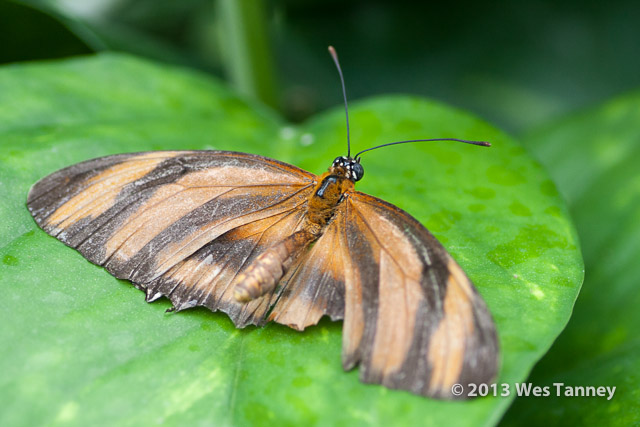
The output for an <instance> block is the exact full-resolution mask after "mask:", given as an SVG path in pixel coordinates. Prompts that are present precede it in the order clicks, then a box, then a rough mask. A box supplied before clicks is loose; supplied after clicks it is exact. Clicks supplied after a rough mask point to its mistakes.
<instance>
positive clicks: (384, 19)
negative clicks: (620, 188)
mask: <svg viewBox="0 0 640 427" xmlns="http://www.w3.org/2000/svg"><path fill="white" fill-rule="evenodd" d="M16 1H18V0H16ZM215 3H216V2H212V1H211V0H185V1H180V2H175V1H157V0H135V1H133V0H21V1H19V2H18V4H30V5H33V6H34V7H38V8H40V9H41V10H43V11H45V13H47V14H53V15H55V16H56V17H57V18H58V19H60V20H62V22H65V23H66V24H65V25H66V28H65V26H58V27H57V28H56V29H51V30H48V31H46V32H42V31H40V29H39V28H40V27H39V20H41V19H42V18H41V17H37V16H35V15H37V14H36V13H32V14H30V16H29V17H27V18H25V19H24V20H23V21H21V24H20V27H18V28H14V32H13V35H10V34H9V33H7V31H5V37H7V38H10V39H11V42H10V43H9V44H10V50H11V51H14V52H15V51H18V52H21V53H22V56H19V57H18V56H16V55H15V54H14V55H13V56H12V55H8V54H7V53H6V52H5V51H4V50H5V49H6V47H5V48H0V49H2V51H0V60H4V61H11V60H16V59H29V58H28V57H27V56H26V55H28V52H30V49H29V46H28V45H25V46H22V43H23V41H22V39H23V36H22V35H23V34H25V33H29V32H31V33H32V34H39V35H40V37H42V35H43V34H46V35H47V36H46V37H47V38H48V39H49V38H51V37H62V36H60V35H56V33H59V32H60V33H64V32H65V31H67V32H71V33H73V34H75V35H76V36H77V37H78V38H79V39H80V40H84V41H85V42H86V43H87V44H89V45H90V46H92V48H93V49H95V50H102V49H114V50H123V51H128V52H132V53H135V54H138V55H144V56H148V57H151V58H154V59H162V60H165V61H169V62H173V63H180V64H187V65H189V66H195V67H198V68H201V69H205V70H207V71H210V72H213V73H215V74H218V75H222V74H225V73H227V74H232V72H230V71H229V70H225V69H224V67H223V65H222V64H223V61H222V53H221V52H222V51H223V50H224V49H223V47H224V46H225V45H233V41H232V40H230V37H233V34H234V32H233V31H229V30H228V29H226V28H225V24H224V23H221V22H220V19H219V18H220V13H221V12H220V8H216V7H215ZM236 3H238V4H243V3H247V2H246V0H238V1H237V2H236ZM266 4H267V5H268V7H267V8H266V9H265V11H264V17H265V20H266V22H267V23H268V28H267V29H266V33H265V34H267V33H268V34H270V40H271V44H272V48H273V49H274V51H275V52H276V61H275V66H276V67H277V72H276V73H275V75H277V76H278V78H279V80H280V81H279V84H280V88H281V90H280V91H279V93H280V94H281V97H282V99H281V100H280V104H281V106H282V109H283V110H284V111H285V112H286V115H287V116H288V117H289V118H290V119H294V120H296V121H297V120H301V119H304V118H306V117H308V116H310V115H311V114H313V113H315V112H316V111H318V110H319V109H324V108H326V107H328V106H330V105H335V104H336V103H339V100H340V91H339V85H338V81H337V76H336V72H335V69H334V68H333V64H332V62H331V61H330V59H329V57H328V55H327V54H326V47H327V45H329V44H333V45H335V46H336V48H337V49H338V52H339V53H340V57H341V61H342V65H343V68H344V69H345V72H346V79H347V87H348V90H349V95H350V98H351V99H356V98H360V97H364V96H370V95H374V94H379V93H390V92H406V93H413V94H419V95H427V96H430V97H435V98H438V99H441V100H443V101H445V102H447V103H450V104H453V105H456V106H459V107H462V108H465V109H468V110H471V111H475V112H476V113H478V114H480V115H481V116H484V117H485V118H487V119H488V120H490V121H491V122H493V123H496V124H498V125H500V126H501V127H503V128H506V129H508V130H511V131H521V130H526V129H530V128H531V127H533V126H535V125H538V124H540V123H542V122H544V121H545V120H547V119H549V118H552V117H555V116H557V115H560V114H563V113H566V112H569V111H572V110H575V109H576V108H578V107H581V106H584V105H589V104H593V103H596V102H599V101H602V100H605V99H607V98H609V97H611V96H612V95H615V94H617V93H620V92H623V91H625V90H627V89H630V88H634V87H637V86H639V85H640V73H638V72H637V70H638V69H640V54H639V53H640V44H639V43H638V40H640V25H637V23H638V22H640V5H638V3H637V2H636V1H633V0H619V1H612V2H582V1H577V0H574V1H563V2H557V1H553V0H541V1H536V2H511V1H505V0H502V1H498V2H489V3H486V2H484V3H483V2H480V3H478V2H472V1H466V2H460V3H456V6H455V7H453V6H451V5H449V4H445V3H420V2H409V1H406V0H405V1H396V2H384V1H382V0H375V1H355V0H354V1H347V2H345V1H337V0H324V1H319V0H306V1H299V0H295V1H294V0H271V1H269V2H266ZM14 7H15V6H14ZM0 19H1V18H0ZM36 29H37V31H36ZM65 37H72V36H71V35H69V34H67V35H66V36H65ZM265 37H266V36H265ZM27 39H28V37H27ZM27 42H28V40H27V41H25V43H27ZM3 45H5V46H6V45H7V43H3ZM85 51H86V48H83V47H82V45H81V44H80V46H79V47H78V50H77V51H75V52H72V51H66V52H58V51H56V50H55V49H52V50H51V55H50V56H51V57H58V56H63V55H67V54H71V53H84V52H85ZM35 53H37V51H36V52H34V54H35ZM230 54H231V55H233V54H234V52H231V53H230ZM35 58H41V56H36V57H35ZM232 62H233V61H231V60H227V61H224V63H232ZM267 67H268V65H267ZM251 71H252V72H254V73H256V75H258V76H259V75H262V74H269V73H271V71H270V70H269V69H268V68H264V69H257V68H256V69H252V70H251ZM232 80H235V79H232ZM274 84H275V83H274ZM425 136H430V137H433V136H437V135H425Z"/></svg>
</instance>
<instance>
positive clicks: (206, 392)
mask: <svg viewBox="0 0 640 427" xmlns="http://www.w3.org/2000/svg"><path fill="white" fill-rule="evenodd" d="M336 90H337V91H339V89H338V88H336ZM337 93H339V92H337ZM338 99H339V98H337V100H338ZM338 102H339V101H338ZM343 114H344V113H343V110H342V109H341V108H337V109H336V110H333V111H329V112H327V113H325V114H323V115H321V116H320V117H317V118H315V119H314V120H312V121H310V122H309V123H306V124H305V125H302V126H300V127H293V126H288V125H286V124H284V123H282V122H281V121H280V120H279V119H278V118H276V117H274V116H273V115H272V114H271V113H269V112H268V111H265V110H262V109H260V108H259V107H257V106H254V105H249V104H247V103H246V102H244V101H242V100H241V99H239V98H237V97H236V96H235V95H233V94H232V93H230V92H229V91H228V90H226V89H225V88H224V87H222V86H221V85H220V84H219V83H217V82H215V81H213V80H211V79H209V78H206V77H203V76H201V75H198V74H194V73H191V72H188V71H185V70H179V69H174V68H168V67H161V66H157V65H153V64H150V63H148V62H143V61H140V60H138V59H134V58H131V57H126V56H119V55H99V56H96V57H93V58H86V59H77V60H69V61H64V62H55V63H49V64H34V65H16V66H10V67H5V68H4V69H2V70H0V141H1V142H0V143H1V144H2V151H1V154H0V183H1V187H0V191H1V193H0V197H1V198H2V200H3V203H2V205H0V215H1V218H2V224H3V226H2V229H0V232H1V237H2V240H1V242H2V247H1V248H0V259H1V260H2V263H0V277H1V278H2V281H1V283H2V286H3V298H2V299H1V302H0V311H1V312H2V313H3V327H2V329H0V343H1V344H2V345H3V346H4V348H5V351H4V354H3V357H2V358H1V359H0V384H1V385H2V387H0V401H2V406H3V411H2V412H1V414H0V417H1V418H0V424H2V425H33V424H41V423H44V422H51V423H53V424H73V425H100V424H120V425H121V424H130V425H140V424H151V423H159V422H166V423H168V424H179V423H180V424H183V423H185V422H196V423H198V424H202V425H218V424H230V425H231V424H247V423H254V424H269V423H271V422H272V421H274V420H278V422H279V424H331V425H347V424H348V425H353V424H378V425H391V424H397V425H416V424H421V425H425V424H434V425H441V424H444V423H448V424H451V423H453V424H457V425H483V424H484V425H488V424H494V423H495V422H496V421H497V420H498V419H499V418H500V416H501V414H502V413H503V412H504V411H505V409H506V408H507V406H508V405H509V402H510V400H511V398H512V397H510V398H481V399H476V400H472V401H467V402H442V401H436V400H431V399H426V398H423V397H418V396H414V395H411V394H409V393H407V392H403V391H392V390H388V389H386V388H384V387H381V386H375V385H364V384H361V383H360V382H359V381H358V374H357V370H356V371H354V372H349V373H344V372H343V371H342V369H341V364H340V341H341V334H340V329H341V323H340V322H330V321H327V320H326V319H325V320H323V321H322V322H321V323H320V325H318V326H316V327H311V328H309V329H307V331H305V332H304V333H299V332H295V331H292V330H290V329H287V328H285V327H282V326H278V325H268V326H267V327H265V328H262V329H258V328H247V329H246V330H236V329H234V328H233V326H232V324H231V322H230V321H229V320H228V318H227V317H226V316H225V315H223V314H220V313H210V312H208V311H207V310H204V309H194V310H188V311H186V312H182V313H179V314H165V313H164V311H165V310H166V309H167V308H168V307H169V304H168V303H167V302H166V301H165V302H158V303H154V304H145V303H144V300H143V295H142V294H141V293H140V292H139V291H137V290H136V289H134V288H133V287H132V286H131V285H130V284H129V283H127V282H124V281H118V280H116V279H115V278H113V277H112V276H110V275H109V274H108V273H107V272H106V271H104V270H103V269H102V268H100V267H97V266H95V265H93V264H91V263H89V262H88V261H86V260H85V259H84V258H82V256H81V255H80V254H78V253H77V252H75V251H74V250H72V249H69V248H67V247H65V246H64V245H63V244H62V243H60V242H58V241H57V240H56V239H54V238H52V237H50V236H47V235H46V234H45V233H44V232H43V231H41V230H39V229H38V228H37V226H36V225H35V223H34V222H33V220H32V219H31V218H30V216H29V213H28V212H27V210H26V208H25V206H24V203H25V198H26V194H27V191H28V189H29V187H30V186H31V185H32V184H33V183H34V182H35V181H36V180H37V179H39V178H40V177H42V176H44V175H46V174H48V173H50V172H53V171H55V170H56V169H59V168H61V167H63V166H67V165H69V164H72V163H75V162H78V161H81V160H85V159H87V158H91V157H96V156H101V155H106V154H111V153H117V152H126V151H140V150H154V149H206V148H216V149H234V150H241V151H247V152H254V153H259V154H263V155H267V156H272V157H275V158H278V159H282V160H284V161H289V162H291V163H294V164H297V165H299V166H301V167H304V168H306V169H308V170H310V171H313V172H315V173H320V172H322V171H324V170H325V169H326V167H328V166H329V163H330V162H331V161H332V159H333V158H334V157H335V156H336V155H340V154H344V152H345V124H344V117H343ZM351 118H352V121H351V123H352V129H353V133H352V142H353V144H354V146H355V148H359V149H362V148H366V147H369V146H371V145H373V144H378V143H383V142H389V141H392V140H398V139H403V138H416V137H435V136H438V137H453V136H455V137H460V138H474V139H484V140H490V141H491V142H492V143H493V144H494V145H493V147H492V148H490V149H486V148H479V147H473V146H467V145H464V144H455V143H430V144H414V145H404V146H399V147H394V148H386V149H383V150H379V151H374V152H371V153H367V154H365V157H364V159H363V163H364V167H365V168H366V176H365V178H364V180H363V181H362V185H360V184H359V188H360V189H361V190H363V191H366V192H369V193H371V194H374V195H376V196H379V197H382V198H384V199H386V200H388V201H390V202H392V203H394V204H397V205H398V206H400V207H402V208H404V209H406V210H407V211H409V212H411V213H412V214H413V215H415V216H416V217H417V218H419V219H420V220H421V221H422V222H423V223H424V224H425V225H426V226H427V227H429V228H430V229H431V230H432V231H433V232H434V233H435V234H436V236H437V237H438V238H439V239H440V240H441V241H442V242H443V243H444V245H445V246H446V247H447V248H448V249H449V251H450V252H451V254H452V255H453V256H454V257H455V258H456V259H457V260H458V261H459V262H460V264H461V265H462V266H463V268H465V270H466V271H467V272H468V273H469V275H470V277H471V278H472V279H473V280H474V282H475V283H476V284H477V287H478V289H479V291H480V293H481V294H482V295H483V296H484V298H485V300H486V301H487V303H488V305H489V308H490V310H491V312H492V313H493V316H494V318H495V320H496V323H497V326H498V333H499V337H500V344H501V349H502V369H501V374H500V381H501V382H508V383H513V382H515V381H521V380H523V379H524V378H525V377H526V376H527V374H528V372H529V370H530V369H531V367H532V366H533V364H534V363H535V361H536V360H538V359H539V358H540V357H541V356H542V354H543V353H544V352H545V351H546V350H547V349H548V347H549V346H550V345H551V342H552V341H553V339H554V338H555V337H556V336H557V335H558V333H559V332H560V330H561V329H562V328H563V327H564V325H565V324H566V322H567V320H568V318H569V314H570V311H571V308H572V306H573V302H574V299H575V297H576V295H577V292H578V289H579V287H580V284H581V280H582V260H581V255H580V251H579V249H578V247H577V243H576V237H575V234H574V230H573V226H572V224H571V222H570V220H569V219H568V216H567V213H566V211H565V208H564V205H563V203H562V201H561V198H560V197H559V195H558V194H557V192H556V190H555V187H554V185H553V183H552V182H551V181H550V180H549V178H548V177H547V175H546V174H545V172H544V171H543V170H542V168H541V167H540V166H539V165H538V164H537V163H536V162H534V161H533V160H532V159H531V158H530V157H529V156H528V155H527V154H526V152H525V150H524V149H522V148H521V147H520V146H519V145H518V144H517V143H516V142H514V141H513V140H511V139H510V138H508V137H507V136H506V135H504V134H503V133H501V132H499V131H497V130H496V129H494V128H492V127H491V126H489V125H487V124H486V123H484V122H482V121H480V120H478V119H476V118H473V117H471V116H469V115H467V114H464V113H461V112H459V111H455V110H453V109H451V108H447V107H444V106H442V105H440V104H437V103H434V102H430V101H426V100H424V99H419V98H412V97H406V96H403V97H400V96H398V97H382V98H377V99H371V100H368V101H364V102H361V103H359V104H356V105H354V106H353V108H352V116H351Z"/></svg>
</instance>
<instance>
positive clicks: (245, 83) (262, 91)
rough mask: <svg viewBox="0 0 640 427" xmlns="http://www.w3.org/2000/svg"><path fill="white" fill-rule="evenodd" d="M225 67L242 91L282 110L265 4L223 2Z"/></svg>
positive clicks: (237, 0)
mask: <svg viewBox="0 0 640 427" xmlns="http://www.w3.org/2000/svg"><path fill="white" fill-rule="evenodd" d="M218 10H219V16H220V18H221V22H220V27H221V30H222V33H221V34H220V41H221V48H222V50H223V55H224V57H225V60H224V66H225V68H226V71H227V75H228V77H229V79H230V80H231V82H232V84H233V85H234V86H235V87H236V88H237V89H238V91H239V92H240V93H242V94H244V95H247V96H249V97H251V98H254V99H258V100H260V101H262V102H264V103H265V104H267V105H269V106H271V107H275V108H277V107H278V99H277V90H276V80H275V73H274V67H273V58H272V53H271V51H272V50H271V44H270V37H269V31H268V27H267V23H266V11H265V4H264V2H263V1H260V0H258V1H257V0H219V1H218Z"/></svg>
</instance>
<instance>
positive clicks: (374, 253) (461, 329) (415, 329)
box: [328, 192, 499, 399]
mask: <svg viewBox="0 0 640 427" xmlns="http://www.w3.org/2000/svg"><path fill="white" fill-rule="evenodd" d="M329 227H330V230H331V232H332V233H337V234H338V235H339V236H340V240H339V244H338V245H337V246H336V248H335V249H334V251H336V252H340V254H341V255H342V256H343V258H344V259H343V261H342V263H343V266H344V276H343V278H342V280H343V281H344V290H345V291H344V292H345V295H344V301H345V305H344V326H343V349H342V350H343V353H342V360H343V366H344V368H345V369H351V368H353V367H354V366H356V365H360V378H361V380H362V381H364V382H368V383H377V384H383V385H385V386H387V387H390V388H398V389H404V390H409V391H411V392H413V393H416V394H421V395H425V396H431V397H438V398H447V399H450V398H453V399H456V398H466V394H465V395H462V396H457V395H455V394H453V393H452V392H451V389H452V387H453V385H454V384H462V385H463V386H464V390H467V384H469V383H475V384H480V383H491V382H492V381H494V380H495V377H496V374H497V370H498V359H499V351H498V342H497V337H496V329H495V325H494V322H493V319H492V318H491V315H490V314H489V311H488V310H487V307H486V305H485V303H484V301H483V300H482V298H481V297H480V295H479V294H478V292H477V291H476V289H475V288H474V286H473V285H472V283H471V282H470V281H469V279H468V278H467V276H466V275H465V273H464V272H463V271H462V269H461V268H460V267H459V266H458V264H457V263H456V262H455V261H454V260H453V258H452V257H451V256H450V255H449V254H448V253H447V252H446V250H445V249H444V248H443V247H442V245H441V244H440V243H439V242H438V241H437V240H436V239H435V237H433V236H432V235H431V233H429V232H428V231H427V230H426V229H425V228H424V227H423V226H422V225H421V224H420V223H419V222H418V221H416V220H415V219H414V218H413V217H411V216H410V215H409V214H407V213H406V212H404V211H402V210H400V209H399V208H397V207H395V206H393V205H390V204H388V203H386V202H384V201H382V200H380V199H377V198H375V197H372V196H368V195H366V194H363V193H360V192H353V193H351V194H350V195H349V197H348V198H346V200H345V202H344V203H343V204H342V205H341V207H340V208H339V210H338V212H337V214H336V216H335V219H334V221H333V222H332V224H331V225H330V226H329ZM334 230H336V231H334ZM328 231H329V230H328Z"/></svg>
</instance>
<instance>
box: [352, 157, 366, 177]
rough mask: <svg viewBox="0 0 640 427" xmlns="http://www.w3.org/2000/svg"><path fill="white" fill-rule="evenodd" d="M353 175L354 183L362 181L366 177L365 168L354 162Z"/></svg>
mask: <svg viewBox="0 0 640 427" xmlns="http://www.w3.org/2000/svg"><path fill="white" fill-rule="evenodd" d="M351 174H352V175H353V180H354V181H360V180H361V179H362V177H363V176H364V168H363V167H362V165H361V164H360V163H356V162H353V163H352V164H351Z"/></svg>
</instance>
